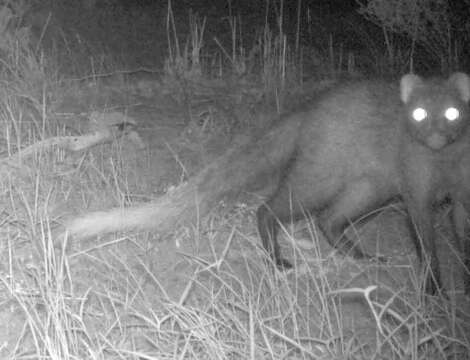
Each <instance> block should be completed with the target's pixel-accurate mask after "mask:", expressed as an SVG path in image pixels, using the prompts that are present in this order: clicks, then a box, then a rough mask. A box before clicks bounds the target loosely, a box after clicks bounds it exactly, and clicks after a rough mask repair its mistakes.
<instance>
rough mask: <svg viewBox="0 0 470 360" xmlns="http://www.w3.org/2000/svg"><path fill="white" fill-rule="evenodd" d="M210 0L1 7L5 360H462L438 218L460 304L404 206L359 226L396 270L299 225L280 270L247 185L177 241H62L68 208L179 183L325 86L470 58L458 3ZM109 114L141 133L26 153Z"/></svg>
mask: <svg viewBox="0 0 470 360" xmlns="http://www.w3.org/2000/svg"><path fill="white" fill-rule="evenodd" d="M200 3H201V4H198V1H189V0H188V1H184V0H179V1H178V0H169V1H168V2H166V3H164V2H152V1H149V0H147V1H146V0H141V1H135V2H132V3H131V2H126V1H119V0H94V1H93V0H82V1H73V0H52V1H49V2H44V1H32V0H31V1H28V0H24V1H2V2H0V80H1V81H0V92H1V94H2V96H1V97H0V121H1V122H2V124H3V125H2V127H1V132H0V151H1V153H2V155H3V156H2V160H1V163H0V171H1V173H2V176H1V178H0V179H1V181H0V185H1V187H0V189H1V191H0V197H1V198H0V199H1V200H0V201H1V204H2V205H3V207H2V211H1V212H0V224H1V226H0V234H1V236H0V249H1V252H0V256H1V259H2V261H1V262H0V264H1V265H0V297H1V301H2V304H3V306H2V308H1V310H0V319H1V320H2V321H1V322H2V324H3V326H2V327H1V329H0V357H1V358H2V359H57V360H59V359H61V360H62V359H413V360H416V359H465V358H469V357H470V339H469V337H468V334H469V333H470V332H469V327H470V311H469V310H470V307H469V304H468V300H465V299H463V296H462V294H461V292H459V291H452V289H455V288H457V289H458V288H459V286H458V282H459V279H458V276H457V275H455V274H456V273H458V272H459V271H461V268H459V266H458V264H459V259H458V258H456V257H455V256H453V255H452V254H450V255H449V252H450V253H452V244H450V245H449V244H448V243H449V242H448V241H446V240H447V238H448V236H447V235H446V232H447V227H446V215H447V214H446V213H445V209H443V214H442V221H441V223H442V226H441V229H440V230H442V231H441V234H442V244H443V246H444V247H446V250H443V251H444V252H445V253H446V254H447V255H446V256H448V257H449V261H448V263H449V264H450V265H449V267H448V271H447V270H446V272H445V273H446V275H448V276H447V278H446V279H447V283H448V289H449V292H448V293H449V298H445V297H433V298H431V297H427V296H425V295H424V294H423V291H422V289H421V287H422V283H421V279H422V274H419V273H418V272H417V269H418V268H417V267H416V266H415V265H416V258H415V255H414V249H413V248H412V245H410V242H409V241H408V239H407V234H406V233H404V232H403V228H404V227H403V226H402V225H403V224H402V223H403V221H404V215H403V214H401V213H400V212H399V211H396V210H394V209H393V208H387V209H381V210H380V213H381V214H380V215H379V216H378V219H377V220H376V222H374V223H373V224H372V225H370V226H368V227H367V228H366V230H365V232H364V234H363V233H362V232H360V234H359V237H360V238H361V241H364V243H368V244H369V245H368V246H371V247H372V249H377V250H378V251H385V252H387V251H391V253H393V254H394V260H393V262H392V263H391V264H387V265H384V264H376V263H359V262H355V261H353V260H351V259H347V258H341V257H339V256H338V255H336V254H335V253H334V252H331V249H328V248H327V245H326V243H325V241H323V240H322V239H321V235H320V234H319V233H318V232H317V229H316V228H315V225H314V222H313V221H306V222H305V225H304V227H303V228H302V229H300V230H299V229H298V228H297V229H296V228H294V227H292V228H287V229H285V231H284V232H285V234H284V235H285V238H286V241H284V242H283V243H284V249H283V251H285V252H288V253H289V258H292V259H294V262H295V264H296V266H295V270H294V271H292V272H289V273H282V272H279V271H277V270H274V269H273V268H272V267H271V266H267V264H266V261H267V258H266V254H265V253H264V252H263V251H262V249H261V248H260V246H259V245H258V237H257V234H256V231H255V226H254V216H253V214H254V210H255V209H256V206H257V205H258V204H259V198H258V197H257V196H253V195H252V194H243V195H241V196H240V197H239V198H238V199H237V200H236V201H235V200H234V202H233V203H226V204H219V205H218V207H217V208H215V209H214V211H213V212H212V213H211V214H210V216H208V217H204V218H198V219H197V221H195V222H194V223H192V224H186V226H185V227H181V228H178V229H175V230H174V233H173V234H171V235H169V236H168V235H167V236H164V237H162V236H160V235H159V233H158V229H156V231H154V232H141V233H135V232H129V233H122V234H121V233H120V234H113V235H110V236H106V237H100V238H97V239H96V238H94V239H87V240H83V241H74V239H72V238H68V237H67V236H63V235H59V234H61V230H62V229H63V224H64V222H65V221H66V219H68V218H71V217H73V216H74V215H76V214H78V213H84V212H88V211H90V210H97V209H107V208H110V207H113V206H129V205H132V204H134V205H135V204H139V203H143V202H148V201H150V200H151V199H153V198H156V197H158V196H159V195H161V194H164V193H167V192H168V191H171V190H172V189H173V188H174V187H176V186H178V185H180V184H181V183H183V182H185V181H186V179H187V178H188V177H190V176H191V175H193V174H195V173H197V172H198V171H199V170H200V169H201V168H202V167H203V166H204V165H206V164H208V163H210V162H211V161H212V160H213V159H214V158H215V157H217V155H219V154H220V153H222V152H223V151H225V150H226V149H227V148H229V146H228V145H227V144H238V143H239V142H243V141H246V138H247V137H249V135H247V134H251V133H253V132H256V131H259V129H262V128H265V127H266V126H269V123H270V122H271V121H272V120H273V119H275V118H276V117H277V115H278V114H280V113H283V112H288V111H290V110H292V109H296V108H298V107H299V104H302V103H304V102H306V101H308V100H309V99H310V98H311V97H312V96H313V95H314V94H315V92H317V91H320V90H321V89H322V88H323V87H324V86H329V84H330V83H331V81H334V80H335V79H339V78H342V77H346V78H349V77H366V76H381V77H392V78H393V77H396V76H397V75H398V74H402V73H404V72H407V71H409V70H410V69H414V70H417V71H418V72H421V73H431V72H434V73H439V72H442V73H446V72H449V71H453V70H456V69H458V70H465V69H467V66H468V65H469V64H467V63H465V62H464V60H465V59H466V58H467V57H468V56H465V55H466V54H467V51H468V50H467V49H466V47H465V46H468V45H466V44H467V43H468V36H469V34H470V31H469V23H468V19H469V18H470V17H468V16H467V15H468V10H467V9H466V7H465V6H463V5H459V4H460V3H459V4H451V2H448V1H445V0H397V1H389V0H388V1H385V0H383V1H378V0H377V1H375V0H370V1H360V2H359V4H356V3H354V2H351V4H348V5H345V4H344V3H345V2H344V1H342V0H338V1H332V2H322V1H307V0H303V1H302V0H298V1H297V2H294V1H290V2H288V1H283V0H278V1H269V0H266V1H254V0H251V1H250V0H246V1H243V0H241V1H239V2H236V1H227V2H222V1H220V2H213V3H215V5H210V6H207V5H205V4H206V3H211V2H204V1H200ZM463 3H467V2H466V1H462V4H463ZM451 5H452V6H451ZM460 6H461V7H460ZM370 20H372V21H370ZM467 70H468V69H467ZM116 113H118V114H121V115H120V116H123V117H124V118H125V119H127V120H126V123H129V124H131V125H132V124H134V120H135V123H136V124H137V129H136V131H137V134H138V135H135V132H131V134H134V135H132V136H127V137H126V136H124V137H123V138H121V139H116V141H114V142H112V143H111V144H107V145H100V146H96V147H94V148H92V149H87V150H86V151H81V152H70V151H67V150H65V149H64V148H61V147H59V146H50V147H39V148H35V147H34V145H35V144H38V143H41V142H43V141H45V140H47V139H51V138H58V137H62V136H70V135H82V134H88V133H90V132H91V133H93V132H96V131H99V130H100V129H102V128H103V127H106V128H107V127H109V126H111V127H112V126H115V125H116V124H109V123H108V121H109V120H108V119H110V118H112V119H115V118H116V115H115V114H116ZM103 114H108V115H109V114H113V115H112V116H108V117H106V116H104V115H103ZM101 115H103V116H101ZM136 136H137V137H136ZM142 144H144V146H142ZM31 148H33V149H37V150H35V151H29V150H30V149H31ZM196 215H197V214H196ZM374 224H376V225H377V224H378V225H377V226H375V225H374ZM400 224H401V225H400ZM384 229H385V230H384ZM352 231H353V232H354V231H355V229H352ZM362 238H363V240H362ZM371 244H372V245H371ZM449 249H450V250H449ZM449 269H450V270H449ZM454 275H455V277H454ZM454 281H455V282H456V283H457V285H456V284H454V283H453V282H454Z"/></svg>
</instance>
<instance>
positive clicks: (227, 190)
mask: <svg viewBox="0 0 470 360" xmlns="http://www.w3.org/2000/svg"><path fill="white" fill-rule="evenodd" d="M300 122H301V117H300V116H298V115H294V116H290V117H288V118H286V119H283V120H281V121H280V122H279V123H278V124H277V125H275V126H273V127H272V128H271V129H270V130H269V131H268V132H267V133H266V134H264V135H263V136H261V137H260V138H258V139H257V140H255V141H253V140H252V141H251V142H246V143H245V144H243V145H239V146H237V147H235V148H232V149H231V150H229V151H228V152H227V153H225V154H224V155H222V156H220V157H219V158H218V159H216V160H215V161H214V162H213V163H211V164H210V165H208V166H207V167H206V168H204V169H203V170H202V171H201V172H200V173H199V174H198V175H196V176H194V177H193V178H192V179H189V181H188V182H187V183H185V184H183V185H181V186H179V187H177V188H176V189H174V190H173V191H171V192H169V193H168V194H165V195H163V196H162V197H160V198H158V199H156V200H155V201H152V202H150V203H147V204H144V205H140V206H135V207H130V208H114V209H110V210H106V211H97V212H92V213H88V214H85V215H83V216H81V217H78V218H75V219H73V220H72V221H70V222H69V223H68V224H67V225H66V229H67V232H68V234H69V235H72V236H74V237H76V238H83V237H89V236H94V235H99V234H103V233H107V232H113V231H119V230H127V229H149V228H154V229H156V230H157V231H158V232H160V233H166V232H168V231H171V230H173V229H174V228H175V226H176V225H178V224H181V223H184V222H188V221H194V220H195V219H196V215H197V216H199V217H202V216H204V215H205V214H206V213H207V212H208V211H210V210H211V208H212V207H213V206H214V205H215V204H217V203H218V202H219V201H220V200H222V199H224V198H226V197H227V196H231V195H236V194H237V193H239V192H240V191H243V190H247V189H250V188H252V187H253V186H255V185H257V183H258V182H259V181H260V179H263V178H264V179H268V177H269V175H270V174H273V175H274V174H276V173H278V172H279V169H280V168H281V167H282V166H283V165H284V164H286V162H287V161H288V160H289V158H290V157H291V156H292V153H293V151H294V150H295V143H296V138H297V134H298V129H299V125H300Z"/></svg>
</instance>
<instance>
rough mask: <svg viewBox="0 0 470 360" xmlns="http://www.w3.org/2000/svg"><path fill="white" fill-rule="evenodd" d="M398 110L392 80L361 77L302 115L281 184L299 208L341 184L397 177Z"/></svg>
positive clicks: (326, 198)
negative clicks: (293, 196) (288, 164)
mask: <svg viewBox="0 0 470 360" xmlns="http://www.w3.org/2000/svg"><path fill="white" fill-rule="evenodd" d="M402 113H403V105H402V104H401V103H400V99H399V90H398V84H396V85H395V84H388V83H385V82H380V81H375V82H374V81H365V82H360V83H350V84H345V85H343V86H341V87H339V88H336V89H334V90H332V91H331V92H329V93H327V94H326V95H325V96H324V97H323V98H322V99H320V100H319V101H318V102H317V104H316V105H315V106H314V107H313V108H312V109H311V110H310V111H308V112H307V113H305V115H304V120H303V124H302V125H301V131H300V134H299V138H298V140H297V147H296V156H295V158H294V159H293V161H292V163H291V165H290V167H289V169H288V171H287V172H286V178H285V179H284V182H285V183H286V185H287V186H289V187H290V188H291V190H292V191H293V192H294V193H297V194H298V195H297V197H298V198H299V197H300V198H299V200H300V201H301V202H302V203H303V204H304V206H310V204H311V205H313V206H314V207H315V208H321V207H323V206H324V203H325V202H329V200H330V197H331V196H334V195H335V194H336V193H338V192H340V191H341V190H342V189H343V188H344V187H345V186H347V184H346V183H352V182H354V181H357V180H360V179H361V178H369V179H373V178H377V180H376V181H375V182H376V183H377V185H378V183H379V179H380V178H387V179H393V178H397V174H396V172H397V169H396V166H395V164H396V161H395V157H396V149H397V146H398V142H399V140H398V135H397V134H398V132H399V126H400V121H399V120H400V117H401V116H402ZM388 182H389V180H388V181H387V183H388ZM396 186H398V183H397V184H396ZM384 191H385V189H384ZM391 191H395V190H391ZM383 196H384V197H387V196H388V195H387V194H383Z"/></svg>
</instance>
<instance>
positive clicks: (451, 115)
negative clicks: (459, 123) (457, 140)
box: [444, 107, 460, 121]
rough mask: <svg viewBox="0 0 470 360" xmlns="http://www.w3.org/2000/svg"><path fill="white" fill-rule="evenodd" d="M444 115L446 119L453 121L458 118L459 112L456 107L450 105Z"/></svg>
mask: <svg viewBox="0 0 470 360" xmlns="http://www.w3.org/2000/svg"><path fill="white" fill-rule="evenodd" d="M444 116H445V117H446V119H447V120H449V121H454V120H457V119H458V118H459V116H460V112H459V110H458V109H456V108H454V107H450V108H448V109H447V110H446V112H445V113H444Z"/></svg>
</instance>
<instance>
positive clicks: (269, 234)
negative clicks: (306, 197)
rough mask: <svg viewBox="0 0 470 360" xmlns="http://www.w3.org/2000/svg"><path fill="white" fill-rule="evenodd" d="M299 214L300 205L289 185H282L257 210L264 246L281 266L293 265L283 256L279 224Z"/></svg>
mask: <svg viewBox="0 0 470 360" xmlns="http://www.w3.org/2000/svg"><path fill="white" fill-rule="evenodd" d="M299 214H301V209H300V205H299V203H298V202H297V201H295V200H294V198H293V196H292V193H291V191H290V189H289V186H287V185H283V186H281V187H280V188H279V189H278V191H277V192H276V193H275V194H274V196H272V197H271V199H269V201H267V202H266V203H265V204H262V205H261V206H260V207H259V209H258V211H257V214H256V215H257V220H258V232H259V235H260V238H261V241H262V243H263V247H264V248H265V250H266V251H267V252H268V253H269V255H270V256H271V258H272V259H273V261H274V262H275V264H276V265H277V266H278V267H280V268H291V267H292V265H291V264H290V263H289V261H287V260H285V259H283V258H282V257H281V252H280V247H279V242H278V240H277V233H278V230H279V224H280V223H285V222H286V221H288V220H289V219H291V220H294V221H295V220H297V218H298V216H299Z"/></svg>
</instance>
